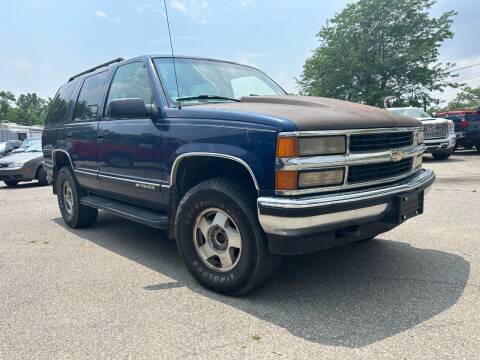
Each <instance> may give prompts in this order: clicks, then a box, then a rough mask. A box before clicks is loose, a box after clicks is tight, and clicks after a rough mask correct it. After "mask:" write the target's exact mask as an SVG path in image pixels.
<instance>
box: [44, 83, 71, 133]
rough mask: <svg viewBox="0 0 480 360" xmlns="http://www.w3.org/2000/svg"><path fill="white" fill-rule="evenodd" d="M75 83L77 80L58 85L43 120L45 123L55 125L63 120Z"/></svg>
mask: <svg viewBox="0 0 480 360" xmlns="http://www.w3.org/2000/svg"><path fill="white" fill-rule="evenodd" d="M76 85H77V82H76V81H72V82H69V83H66V84H65V85H63V86H62V87H60V89H59V90H58V92H57V94H56V95H55V97H54V98H53V100H52V103H51V104H50V107H49V109H48V115H47V119H46V121H45V122H46V124H47V125H55V124H60V123H63V122H65V120H66V119H65V118H66V116H67V111H68V106H69V103H70V101H71V99H72V96H73V92H74V90H75V87H76Z"/></svg>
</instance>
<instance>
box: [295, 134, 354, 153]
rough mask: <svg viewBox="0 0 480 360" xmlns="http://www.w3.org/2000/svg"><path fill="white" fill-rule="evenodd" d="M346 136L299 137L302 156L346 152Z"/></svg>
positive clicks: (299, 150)
mask: <svg viewBox="0 0 480 360" xmlns="http://www.w3.org/2000/svg"><path fill="white" fill-rule="evenodd" d="M345 150H346V140H345V136H324V137H308V138H300V139H298V152H299V155H300V156H310V155H336V154H345Z"/></svg>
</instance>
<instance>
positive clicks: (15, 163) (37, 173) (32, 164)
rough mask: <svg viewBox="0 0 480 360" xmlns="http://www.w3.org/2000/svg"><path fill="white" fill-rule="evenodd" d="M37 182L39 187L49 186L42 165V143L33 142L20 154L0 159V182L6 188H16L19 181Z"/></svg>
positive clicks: (39, 141)
mask: <svg viewBox="0 0 480 360" xmlns="http://www.w3.org/2000/svg"><path fill="white" fill-rule="evenodd" d="M33 180H38V183H39V184H40V185H49V184H50V183H51V180H50V178H49V176H48V175H47V172H46V170H45V167H44V165H43V153H42V141H41V140H40V139H39V140H35V141H32V142H31V144H30V145H29V146H27V147H25V148H23V151H21V152H15V153H12V154H10V155H7V156H5V157H3V158H1V159H0V181H3V182H4V183H5V184H6V185H7V186H16V185H17V184H18V183H19V182H21V181H33Z"/></svg>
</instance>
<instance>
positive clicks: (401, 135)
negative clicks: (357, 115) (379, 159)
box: [349, 131, 413, 152]
mask: <svg viewBox="0 0 480 360" xmlns="http://www.w3.org/2000/svg"><path fill="white" fill-rule="evenodd" d="M412 144H413V132H411V131H404V132H394V133H381V134H353V135H351V136H350V147H349V148H350V152H360V151H374V150H384V149H395V148H399V147H403V146H410V145H412Z"/></svg>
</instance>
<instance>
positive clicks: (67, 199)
mask: <svg viewBox="0 0 480 360" xmlns="http://www.w3.org/2000/svg"><path fill="white" fill-rule="evenodd" d="M62 194H63V203H64V205H65V210H66V211H67V213H68V215H72V214H73V192H72V187H71V185H70V182H68V181H65V182H64V183H63V186H62Z"/></svg>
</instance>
